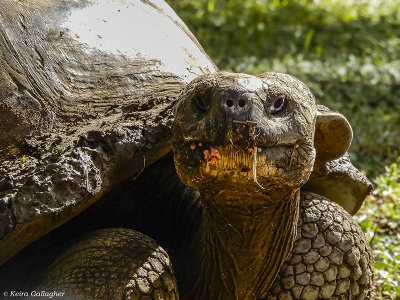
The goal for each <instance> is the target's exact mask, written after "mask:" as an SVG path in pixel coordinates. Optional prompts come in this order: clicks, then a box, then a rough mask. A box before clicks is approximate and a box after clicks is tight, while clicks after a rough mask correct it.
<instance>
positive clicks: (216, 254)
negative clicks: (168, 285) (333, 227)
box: [192, 190, 300, 299]
mask: <svg viewBox="0 0 400 300" xmlns="http://www.w3.org/2000/svg"><path fill="white" fill-rule="evenodd" d="M299 195H300V194H299V191H298V190H296V191H292V192H289V193H287V194H285V195H283V196H282V197H281V198H280V199H279V201H276V200H275V201H272V200H271V199H268V196H266V195H264V194H261V193H260V194H259V195H258V196H255V197H252V198H251V200H252V204H249V203H250V201H248V200H249V199H246V201H243V199H240V195H236V196H232V194H230V195H228V194H227V193H226V194H225V193H223V192H220V193H218V194H217V195H213V196H212V197H208V195H202V203H203V222H202V232H201V245H200V247H201V250H200V251H199V255H200V257H198V259H199V261H200V262H201V267H200V274H199V277H198V279H197V281H196V283H195V285H194V288H193V293H192V295H193V299H258V298H260V297H261V296H262V295H263V294H265V293H266V292H267V290H268V288H269V287H270V285H271V284H272V282H273V280H274V279H275V276H276V275H277V273H278V271H279V268H280V266H281V264H282V263H283V261H284V260H285V258H286V257H287V255H288V253H289V251H290V250H291V248H292V245H293V242H294V239H295V233H296V225H297V218H298V211H299V199H300V196H299ZM224 197H229V199H225V200H226V201H222V200H223V198H224ZM244 202H245V203H247V204H243V203H244ZM254 203H257V204H254Z"/></svg>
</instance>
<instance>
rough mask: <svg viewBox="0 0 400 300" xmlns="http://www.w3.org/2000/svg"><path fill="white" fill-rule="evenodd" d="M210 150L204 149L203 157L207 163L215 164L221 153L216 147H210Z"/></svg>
mask: <svg viewBox="0 0 400 300" xmlns="http://www.w3.org/2000/svg"><path fill="white" fill-rule="evenodd" d="M210 150H211V151H209V150H204V151H203V154H204V159H205V160H207V163H208V164H211V165H215V164H216V163H217V162H218V161H219V160H220V159H221V158H222V156H221V153H219V151H218V149H216V148H214V147H210Z"/></svg>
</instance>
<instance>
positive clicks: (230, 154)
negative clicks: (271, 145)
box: [189, 142, 266, 172]
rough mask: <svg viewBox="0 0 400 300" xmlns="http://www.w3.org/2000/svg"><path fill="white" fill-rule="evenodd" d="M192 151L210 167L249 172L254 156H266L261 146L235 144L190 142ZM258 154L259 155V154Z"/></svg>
mask: <svg viewBox="0 0 400 300" xmlns="http://www.w3.org/2000/svg"><path fill="white" fill-rule="evenodd" d="M189 147H190V150H191V151H190V152H191V153H192V154H193V156H194V157H197V158H200V160H201V161H202V162H203V163H204V164H205V165H207V166H209V167H215V168H218V169H225V170H238V169H241V170H242V172H248V171H249V170H250V169H251V167H252V165H253V163H254V158H256V157H257V156H258V157H263V158H264V159H266V157H265V151H264V153H263V150H262V148H259V147H247V148H245V147H241V146H235V145H230V144H228V145H226V146H214V145H212V144H209V143H202V142H198V143H190V146H189ZM257 154H258V155H257Z"/></svg>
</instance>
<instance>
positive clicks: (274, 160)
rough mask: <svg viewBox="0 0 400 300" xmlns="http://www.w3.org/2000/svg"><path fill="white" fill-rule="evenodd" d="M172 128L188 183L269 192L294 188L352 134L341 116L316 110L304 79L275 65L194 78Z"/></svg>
mask: <svg viewBox="0 0 400 300" xmlns="http://www.w3.org/2000/svg"><path fill="white" fill-rule="evenodd" d="M331 115H332V114H331ZM319 116H321V117H319ZM321 122H322V123H321ZM316 123H317V126H316ZM329 124H330V125H329ZM332 128H333V129H334V130H333V131H334V132H337V133H338V134H332ZM316 129H317V130H316ZM173 133H174V139H173V149H174V154H175V156H174V157H175V165H176V169H177V172H178V174H179V176H180V178H181V180H182V181H183V182H184V183H185V184H186V185H188V186H191V187H194V188H197V189H199V190H200V191H204V192H207V193H215V192H216V191H221V190H230V191H231V192H232V193H243V192H244V191H245V192H246V193H248V192H251V193H254V192H257V193H263V194H268V195H270V197H271V198H272V199H276V198H277V197H278V198H279V195H281V193H282V192H284V191H293V190H296V189H299V188H300V187H301V186H302V185H304V184H305V183H306V182H307V180H308V178H309V176H310V174H311V172H312V170H313V167H314V163H315V165H316V166H317V165H323V164H325V162H326V161H329V160H332V159H335V158H337V157H339V156H341V155H343V154H344V153H345V151H346V150H347V148H348V146H349V144H350V141H351V127H350V125H348V122H347V121H346V119H345V118H344V117H343V116H341V115H340V114H334V115H333V116H332V117H331V118H329V114H328V113H325V114H317V107H316V104H315V98H314V96H313V95H312V93H311V92H310V90H309V89H308V88H307V86H306V85H305V84H303V83H302V82H300V81H299V80H297V79H296V78H294V77H292V76H289V75H286V74H278V73H265V74H261V75H258V76H251V75H245V74H235V73H227V72H220V73H214V74H209V75H205V76H202V77H199V78H197V79H195V80H194V81H192V82H191V83H190V84H188V86H187V87H186V89H185V91H183V93H182V94H181V97H180V100H179V101H178V103H177V106H176V110H175V121H174V126H173ZM326 134H330V136H326ZM314 141H317V142H318V143H317V144H316V146H315V147H314ZM316 159H317V160H316Z"/></svg>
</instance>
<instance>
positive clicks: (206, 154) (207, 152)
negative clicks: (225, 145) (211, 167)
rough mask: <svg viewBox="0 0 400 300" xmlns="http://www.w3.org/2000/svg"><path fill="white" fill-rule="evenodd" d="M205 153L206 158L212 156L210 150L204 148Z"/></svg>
mask: <svg viewBox="0 0 400 300" xmlns="http://www.w3.org/2000/svg"><path fill="white" fill-rule="evenodd" d="M203 154H204V159H208V158H209V157H210V151H208V150H204V151H203Z"/></svg>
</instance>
